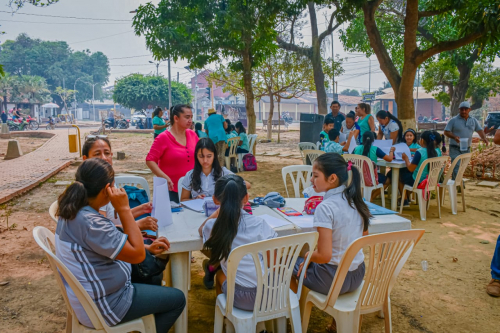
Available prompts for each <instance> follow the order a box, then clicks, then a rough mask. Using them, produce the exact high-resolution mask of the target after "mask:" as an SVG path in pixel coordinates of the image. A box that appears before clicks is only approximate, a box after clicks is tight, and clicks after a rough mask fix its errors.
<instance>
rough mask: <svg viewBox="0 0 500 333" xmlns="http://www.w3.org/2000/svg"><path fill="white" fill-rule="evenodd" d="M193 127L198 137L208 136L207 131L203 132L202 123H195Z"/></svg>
mask: <svg viewBox="0 0 500 333" xmlns="http://www.w3.org/2000/svg"><path fill="white" fill-rule="evenodd" d="M194 129H195V132H196V135H198V138H200V139H201V138H208V135H207V133H205V132H203V125H202V124H201V123H196V125H194Z"/></svg>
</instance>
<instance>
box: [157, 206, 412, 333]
mask: <svg viewBox="0 0 500 333" xmlns="http://www.w3.org/2000/svg"><path fill="white" fill-rule="evenodd" d="M305 200H306V199H304V198H289V199H286V206H287V207H292V208H294V209H296V210H298V211H302V209H303V208H304V204H305ZM252 210H253V215H256V216H259V215H263V214H268V215H271V216H274V217H277V218H281V219H283V220H286V219H285V218H284V215H283V214H281V213H280V212H278V211H277V210H276V209H270V208H268V207H266V206H259V207H252ZM172 216H173V220H174V223H173V224H171V225H169V226H168V227H163V228H159V229H158V236H159V237H161V236H165V237H167V238H168V240H169V242H170V250H169V251H168V252H165V253H168V254H170V264H171V278H172V287H174V288H177V289H179V290H182V291H183V292H184V295H185V296H186V307H185V308H184V311H183V312H182V314H181V315H180V317H179V318H178V319H177V321H176V322H175V325H174V327H175V332H176V333H187V331H188V313H187V311H188V280H189V279H188V276H189V275H188V274H189V269H191V258H190V257H189V251H199V250H202V249H203V240H202V238H201V237H200V235H199V233H198V229H199V227H200V226H201V224H202V223H203V222H204V221H205V220H206V217H205V214H203V213H198V212H194V211H192V210H189V209H186V208H184V211H182V212H179V213H172ZM408 229H411V222H410V221H409V220H407V219H405V218H402V217H400V216H397V215H378V216H376V217H375V218H374V219H372V220H371V224H370V227H369V229H368V231H369V233H370V234H372V233H383V232H390V231H400V230H408ZM275 230H276V232H277V233H278V236H287V235H292V234H296V233H300V232H308V231H312V230H313V228H299V227H298V226H296V225H294V224H292V223H290V224H289V225H286V226H283V227H279V228H276V229H275Z"/></svg>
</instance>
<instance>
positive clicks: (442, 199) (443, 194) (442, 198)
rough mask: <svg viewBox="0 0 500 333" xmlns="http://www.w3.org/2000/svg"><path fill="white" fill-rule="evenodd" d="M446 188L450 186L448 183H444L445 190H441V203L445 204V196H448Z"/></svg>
mask: <svg viewBox="0 0 500 333" xmlns="http://www.w3.org/2000/svg"><path fill="white" fill-rule="evenodd" d="M446 188H448V186H447V185H443V188H442V189H443V192H441V194H442V196H441V204H442V205H443V206H444V198H445V197H446Z"/></svg>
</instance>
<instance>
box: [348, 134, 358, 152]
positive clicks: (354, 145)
mask: <svg viewBox="0 0 500 333" xmlns="http://www.w3.org/2000/svg"><path fill="white" fill-rule="evenodd" d="M357 146H358V144H357V143H356V139H355V138H354V135H353V136H351V142H350V143H349V149H348V151H349V154H352V152H353V151H354V148H356V147H357Z"/></svg>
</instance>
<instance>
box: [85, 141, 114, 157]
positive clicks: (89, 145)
mask: <svg viewBox="0 0 500 333" xmlns="http://www.w3.org/2000/svg"><path fill="white" fill-rule="evenodd" d="M99 140H102V141H104V142H106V143H107V144H108V146H109V149H110V150H111V143H110V142H109V139H108V138H105V137H99V136H96V137H94V138H89V139H87V140H85V143H84V144H83V147H82V156H86V157H89V153H90V150H91V149H92V147H94V144H95V143H96V142H97V141H99Z"/></svg>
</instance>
